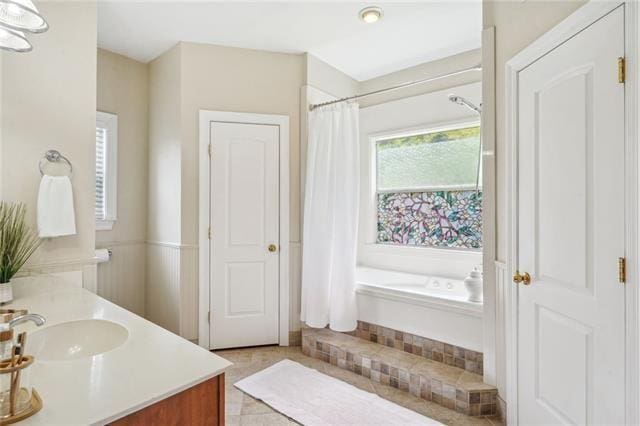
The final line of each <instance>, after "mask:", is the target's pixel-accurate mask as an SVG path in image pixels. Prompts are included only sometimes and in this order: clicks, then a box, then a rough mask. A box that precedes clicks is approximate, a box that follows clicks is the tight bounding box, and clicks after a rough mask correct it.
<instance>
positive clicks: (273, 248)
mask: <svg viewBox="0 0 640 426" xmlns="http://www.w3.org/2000/svg"><path fill="white" fill-rule="evenodd" d="M276 250H278V247H277V246H276V245H275V244H269V251H270V252H271V253H273V252H275V251H276Z"/></svg>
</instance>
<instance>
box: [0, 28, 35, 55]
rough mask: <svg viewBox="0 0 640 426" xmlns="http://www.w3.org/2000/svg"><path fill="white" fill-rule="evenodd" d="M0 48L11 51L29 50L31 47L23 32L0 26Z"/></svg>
mask: <svg viewBox="0 0 640 426" xmlns="http://www.w3.org/2000/svg"><path fill="white" fill-rule="evenodd" d="M0 49H4V50H9V51H11V52H29V51H30V50H31V49H33V47H32V46H31V43H29V40H27V38H26V37H25V36H24V33H23V32H21V31H16V30H10V29H8V28H1V27H0Z"/></svg>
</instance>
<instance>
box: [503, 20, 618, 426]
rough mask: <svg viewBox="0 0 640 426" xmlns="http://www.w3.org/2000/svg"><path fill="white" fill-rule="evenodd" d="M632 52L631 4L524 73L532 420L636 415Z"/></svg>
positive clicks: (522, 387)
mask: <svg viewBox="0 0 640 426" xmlns="http://www.w3.org/2000/svg"><path fill="white" fill-rule="evenodd" d="M621 56H624V14H623V8H621V7H620V8H618V9H616V10H614V11H613V12H611V13H610V14H609V15H607V16H605V17H603V18H602V19H600V20H599V21H597V22H595V23H594V24H593V25H591V26H589V27H588V28H586V29H585V30H584V31H582V32H580V33H579V34H577V35H576V36H574V37H572V38H570V39H568V40H567V41H566V42H564V43H563V44H562V45H560V46H559V47H557V48H556V49H554V50H552V51H551V52H549V53H548V54H546V55H545V56H543V57H542V58H540V59H539V60H537V61H536V62H534V63H533V64H531V65H530V66H528V67H527V68H525V69H524V70H522V71H521V72H520V73H519V76H518V96H519V103H518V108H519V110H518V121H519V125H518V170H519V171H518V227H517V232H518V247H517V249H518V253H517V262H516V264H517V266H518V268H519V270H520V272H524V271H526V272H528V273H529V274H530V275H531V284H530V285H524V284H523V283H520V284H519V287H518V407H517V408H518V421H519V423H520V424H538V425H555V424H576V425H584V424H598V425H605V424H609V425H613V424H623V423H624V413H625V407H624V401H625V398H624V395H625V393H624V392H625V377H624V376H625V371H624V366H625V356H624V346H625V345H624V343H625V339H624V336H625V322H624V311H625V308H624V307H625V305H624V285H623V284H621V283H619V282H618V276H617V259H618V258H619V257H621V256H624V252H625V236H624V229H625V227H624V220H625V217H624V203H625V199H624V85H623V84H620V83H619V82H618V75H617V59H618V57H621ZM514 285H516V284H514Z"/></svg>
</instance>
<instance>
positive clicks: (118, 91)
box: [96, 49, 149, 242]
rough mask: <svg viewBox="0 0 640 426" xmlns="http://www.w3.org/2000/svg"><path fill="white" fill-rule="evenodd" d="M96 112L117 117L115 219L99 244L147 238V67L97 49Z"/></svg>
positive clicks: (102, 233) (99, 235)
mask: <svg viewBox="0 0 640 426" xmlns="http://www.w3.org/2000/svg"><path fill="white" fill-rule="evenodd" d="M97 64H98V68H97V109H98V111H103V112H109V113H112V114H116V115H117V116H118V220H117V221H116V223H115V224H114V226H113V230H111V231H98V232H96V241H98V242H111V241H118V242H125V241H139V240H144V239H145V237H146V225H147V186H148V185H147V184H148V182H147V180H148V176H147V165H148V161H147V149H148V139H149V137H148V131H147V130H148V106H149V74H148V68H149V67H148V65H147V64H143V63H141V62H138V61H135V60H133V59H129V58H127V57H125V56H122V55H118V54H116V53H112V52H109V51H107V50H103V49H98V61H97Z"/></svg>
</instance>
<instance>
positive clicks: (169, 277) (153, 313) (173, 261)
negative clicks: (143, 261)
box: [145, 242, 180, 334]
mask: <svg viewBox="0 0 640 426" xmlns="http://www.w3.org/2000/svg"><path fill="white" fill-rule="evenodd" d="M145 302H146V310H145V312H146V315H147V319H148V320H149V321H151V322H154V323H156V324H158V325H159V326H161V327H164V328H166V329H167V330H169V331H172V332H174V333H176V334H179V332H180V245H179V244H169V243H159V242H147V285H146V300H145Z"/></svg>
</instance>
